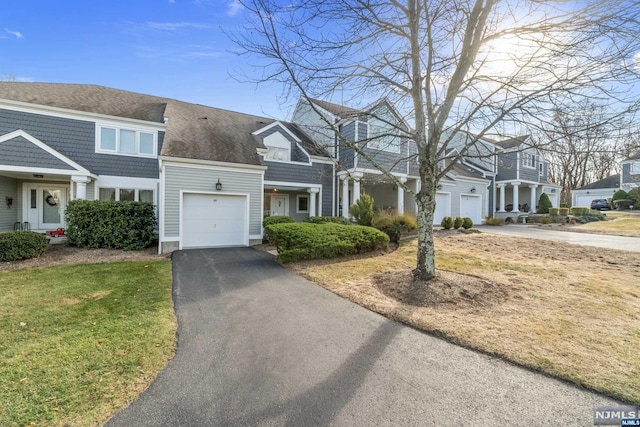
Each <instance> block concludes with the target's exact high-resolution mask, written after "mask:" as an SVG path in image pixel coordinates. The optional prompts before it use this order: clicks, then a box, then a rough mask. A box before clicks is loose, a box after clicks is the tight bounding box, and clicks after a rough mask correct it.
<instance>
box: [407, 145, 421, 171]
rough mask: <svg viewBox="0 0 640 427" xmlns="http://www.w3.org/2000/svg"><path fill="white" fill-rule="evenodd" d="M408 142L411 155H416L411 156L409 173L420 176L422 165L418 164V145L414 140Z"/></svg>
mask: <svg viewBox="0 0 640 427" xmlns="http://www.w3.org/2000/svg"><path fill="white" fill-rule="evenodd" d="M407 144H408V145H409V155H410V156H413V155H415V157H411V158H410V160H409V175H412V176H419V175H420V165H419V164H418V157H417V153H418V146H417V145H416V143H415V142H414V141H408V142H407Z"/></svg>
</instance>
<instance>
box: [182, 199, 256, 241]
mask: <svg viewBox="0 0 640 427" xmlns="http://www.w3.org/2000/svg"><path fill="white" fill-rule="evenodd" d="M182 218H183V219H182V221H183V223H182V233H183V235H182V245H183V247H185V248H194V247H221V246H243V245H246V244H247V241H246V239H247V237H246V236H247V227H248V224H247V198H246V197H245V196H235V195H219V194H185V195H184V199H183V216H182Z"/></svg>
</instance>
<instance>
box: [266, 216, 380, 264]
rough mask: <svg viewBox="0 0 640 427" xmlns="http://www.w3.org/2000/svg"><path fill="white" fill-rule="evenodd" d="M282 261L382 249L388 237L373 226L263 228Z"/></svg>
mask: <svg viewBox="0 0 640 427" xmlns="http://www.w3.org/2000/svg"><path fill="white" fill-rule="evenodd" d="M265 233H266V235H267V238H268V239H269V242H271V243H273V244H274V245H276V248H277V250H278V256H279V258H280V260H281V261H282V262H293V261H301V260H306V259H319V258H334V257H339V256H346V255H352V254H358V253H363V252H369V251H373V250H376V249H385V248H387V246H388V245H389V237H388V236H387V235H386V234H384V233H383V232H381V231H380V230H376V229H375V228H372V227H366V226H360V225H342V224H332V223H326V224H311V223H308V222H300V223H295V224H273V225H269V226H268V227H266V229H265Z"/></svg>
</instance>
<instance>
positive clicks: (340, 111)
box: [309, 98, 362, 119]
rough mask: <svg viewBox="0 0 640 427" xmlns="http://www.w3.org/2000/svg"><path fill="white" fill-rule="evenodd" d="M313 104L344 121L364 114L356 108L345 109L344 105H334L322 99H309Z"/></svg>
mask: <svg viewBox="0 0 640 427" xmlns="http://www.w3.org/2000/svg"><path fill="white" fill-rule="evenodd" d="M309 100H310V101H311V102H313V103H314V104H316V105H317V106H318V107H320V108H324V109H325V110H327V111H328V112H330V113H331V114H333V115H334V116H338V117H340V118H342V119H344V118H346V117H351V116H357V115H359V114H362V111H360V110H356V109H355V108H350V107H345V106H344V105H340V104H334V103H333V102H328V101H322V100H320V99H313V98H309Z"/></svg>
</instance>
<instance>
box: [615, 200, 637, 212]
mask: <svg viewBox="0 0 640 427" xmlns="http://www.w3.org/2000/svg"><path fill="white" fill-rule="evenodd" d="M613 205H614V206H615V208H616V209H617V210H620V211H622V210H627V209H631V206H635V205H634V204H633V200H631V199H618V200H616V201H615V202H613Z"/></svg>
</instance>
